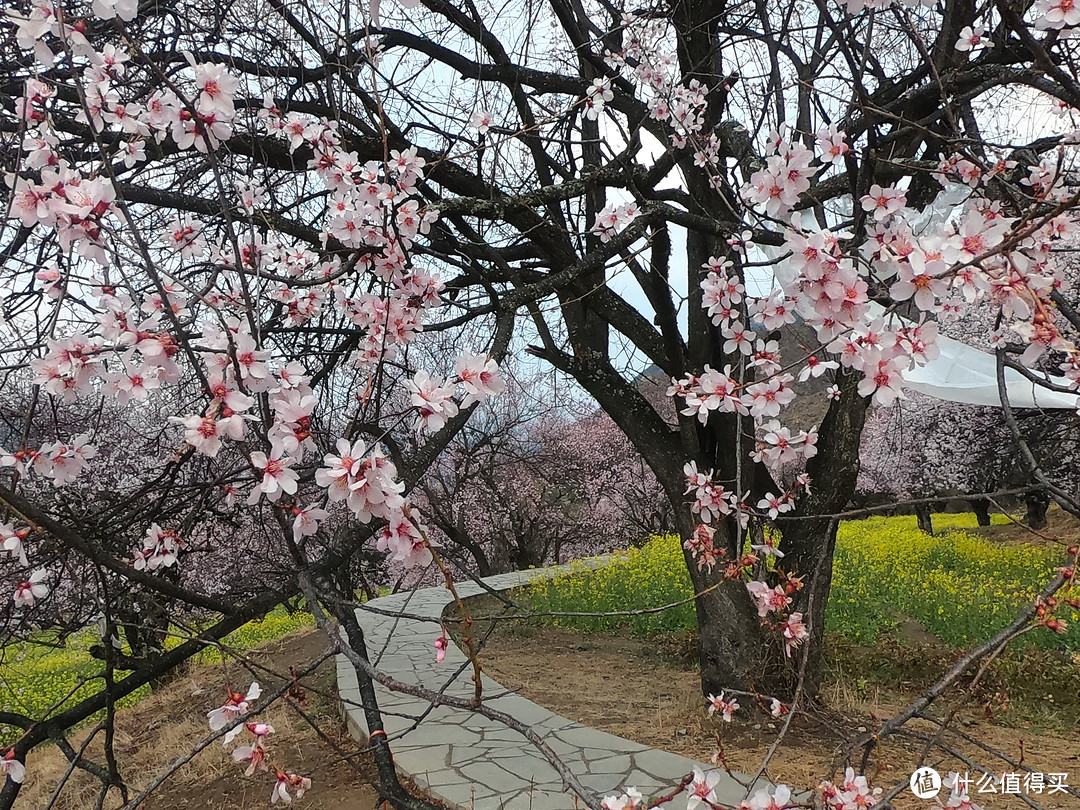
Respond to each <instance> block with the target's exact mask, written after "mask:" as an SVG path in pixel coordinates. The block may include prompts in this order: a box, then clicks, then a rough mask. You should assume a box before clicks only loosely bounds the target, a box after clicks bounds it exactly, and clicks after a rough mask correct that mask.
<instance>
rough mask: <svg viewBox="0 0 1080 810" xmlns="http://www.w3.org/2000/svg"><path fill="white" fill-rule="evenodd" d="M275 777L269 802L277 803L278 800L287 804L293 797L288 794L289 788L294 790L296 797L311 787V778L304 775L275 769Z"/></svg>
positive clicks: (299, 796)
mask: <svg viewBox="0 0 1080 810" xmlns="http://www.w3.org/2000/svg"><path fill="white" fill-rule="evenodd" d="M275 777H276V782H275V783H274V792H273V793H272V794H271V795H270V804H277V803H278V802H285V803H286V804H288V803H289V802H291V801H292V800H293V797H292V796H291V795H289V789H290V788H291V789H292V790H295V791H296V798H298V799H299V798H301V797H302V796H303V795H304V792H305V791H307V790H309V789H310V788H311V779H309V778H308V777H306V776H299V775H297V774H295V773H286V772H284V771H277V772H276V773H275Z"/></svg>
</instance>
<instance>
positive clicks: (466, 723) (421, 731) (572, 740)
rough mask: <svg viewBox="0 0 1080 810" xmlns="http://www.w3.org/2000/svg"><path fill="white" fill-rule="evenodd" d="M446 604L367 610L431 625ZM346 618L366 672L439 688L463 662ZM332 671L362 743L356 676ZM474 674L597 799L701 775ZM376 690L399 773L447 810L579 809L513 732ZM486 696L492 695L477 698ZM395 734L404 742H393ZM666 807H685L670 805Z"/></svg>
mask: <svg viewBox="0 0 1080 810" xmlns="http://www.w3.org/2000/svg"><path fill="white" fill-rule="evenodd" d="M555 570H558V569H542V570H534V571H522V572H516V573H512V574H504V575H500V576H495V577H488V578H487V579H485V580H484V582H485V583H486V584H487V585H488V587H490V588H492V589H493V590H505V589H507V588H513V587H517V586H519V585H524V584H527V583H528V582H529V581H530V580H535V579H537V578H539V577H544V576H551V575H552V573H553V571H555ZM457 587H458V592H459V594H460V595H461V597H462V598H467V597H469V596H475V595H477V594H479V593H483V589H482V588H481V587H480V586H479V585H477V584H476V583H473V582H466V583H461V584H459V585H458V586H457ZM451 601H453V599H452V597H451V595H450V592H449V591H448V590H446V588H445V587H442V586H439V587H435V588H424V589H421V590H418V591H412V592H407V593H400V594H394V595H391V596H385V597H381V598H379V599H375V600H372V601H371V602H369V603H368V604H369V605H370V606H372V607H376V608H379V609H381V610H384V611H404V612H408V613H411V614H415V615H419V616H424V617H429V618H433V619H438V618H439V617H440V616H441V615H442V611H443V608H444V607H445V606H446V605H447V603H449V602H451ZM356 613H357V617H358V619H359V621H360V624H361V626H362V627H363V628H364V632H365V634H366V637H367V644H368V652H369V654H370V655H371V657H372V660H373V663H374V665H375V667H376V669H379V670H381V671H383V672H386V673H387V674H389V675H391V676H393V677H394V678H396V679H397V680H400V681H403V682H405V683H412V684H420V685H422V686H425V687H427V688H429V689H435V690H437V689H441V688H442V687H443V686H444V685H445V684H446V682H447V680H448V679H449V678H451V677H452V676H453V675H454V673H455V672H457V671H458V669H461V668H462V665H463V664H465V663H467V661H468V659H467V657H466V656H465V654H464V653H463V652H461V650H459V649H458V648H457V647H456V646H455V645H454V644H450V645H449V649H448V650H447V652H446V658H445V660H444V661H443V662H442V663H441V664H439V663H436V661H435V649H434V647H433V646H432V645H433V642H434V641H435V639H436V638H437V637H438V635H439V630H438V625H437V624H432V623H430V622H423V621H420V620H418V619H405V618H395V617H390V616H381V615H378V614H375V613H371V612H369V611H365V610H358V611H357V612H356ZM337 667H338V690H339V693H340V695H341V697H342V699H343V700H345V701H352V703H353V704H354V705H349V704H348V703H346V704H345V706H346V720H347V723H348V726H349V730H350V733H352V734H353V735H354V736H355V737H357V738H358V739H360V740H362V741H366V739H367V733H366V732H367V726H366V723H365V721H364V715H363V711H362V710H361V709H360V708H359V702H360V693H359V690H358V688H357V682H356V673H355V672H354V671H353V668H352V666H351V665H350V664H349V663H348V661H347V660H346V659H345V657H344V656H343V655H339V656H338V658H337ZM471 673H472V669H471V666H470V667H465V668H464V669H463V671H462V674H461V675H459V676H458V677H457V679H456V680H455V681H454V682H453V683H452V684H451V685H450V686H449V687H448V688H447V690H446V691H447V693H448V694H454V695H460V696H463V697H471V696H472V690H473V685H472V682H471V681H470V675H471ZM482 677H483V690H484V695H485V703H486V704H487V705H488V706H490V707H491V708H494V709H499V710H501V711H504V712H506V713H507V714H510V715H513V716H514V717H516V718H518V719H519V720H521V721H523V722H526V723H528V724H529V725H530V726H531V727H532V728H533V730H534V731H536V732H538V733H539V734H540V735H541V736H542V737H543V739H544V742H546V743H547V744H548V745H550V746H551V748H552V749H553V750H554V751H555V752H556V753H557V754H558V755H559V756H560V757H561V758H562V760H563V761H564V762H565V763H566V764H567V765H568V767H569V768H570V770H571V771H572V772H573V773H574V775H575V776H577V777H578V778H579V779H580V780H581V782H582V783H583V784H584V785H585V786H586V787H588V788H590V789H592V790H594V791H596V792H597V793H599V794H600V795H604V794H605V793H612V792H615V791H616V788H619V787H623V786H628V785H629V786H634V787H637V789H638V790H640V791H641V792H642V793H643V794H645V795H646V796H648V795H650V794H653V795H656V794H660V793H662V792H667V791H669V790H670V789H671V787H672V786H673V784H677V783H678V781H679V780H680V779H681V778H682V777H683V776H684V775H686V774H688V773H689V772H690V771H691V769H692V768H693V767H694V766H695V765H697V766H699V767H702V768H705V769H708V768H709V766H708V765H703V764H702V763H699V762H695V761H694V760H691V759H687V758H686V757H681V756H678V755H676V754H672V753H669V752H667V751H658V750H656V749H653V748H649V747H647V746H644V745H641V744H639V743H636V742H631V741H630V740H625V739H623V738H621V737H616V736H614V735H613V734H608V733H606V732H603V731H598V730H596V729H592V728H587V727H585V726H582V725H581V724H579V723H575V722H573V721H571V720H568V719H566V718H565V717H560V716H559V715H557V714H553V713H552V712H550V711H548V710H547V709H545V708H543V707H542V706H538V705H537V704H535V703H533V702H532V701H529V700H526V699H525V698H523V697H521V696H520V695H516V694H507V693H506V690H504V689H503V688H502V687H501V686H500V685H499V684H498V683H496V682H495V681H493V680H492V679H491V678H488V677H487V676H486V675H484V676H482ZM376 690H377V692H378V696H379V705H380V707H381V708H382V711H383V712H384V716H383V722H384V724H385V727H386V731H387V733H388V734H389V735H390V740H391V745H392V749H393V751H394V758H395V760H396V762H397V765H398V768H399V770H401V771H402V772H404V773H405V774H407V775H408V776H409V777H410V778H411V779H412V780H413V781H414V782H416V783H417V784H418V785H420V786H421V787H425V788H427V789H429V790H430V791H431V793H432V794H434V795H435V796H436V797H437V798H440V799H442V800H443V801H445V802H446V803H447V804H449V805H451V806H453V807H457V808H467V809H468V810H503V809H504V808H505V810H572V809H573V808H579V807H582V806H583V805H582V804H581V802H580V801H579V800H577V799H576V797H574V796H573V795H571V794H568V793H565V792H564V791H563V786H562V782H561V779H560V777H559V775H558V773H557V772H556V771H555V769H554V768H553V767H552V766H551V765H550V763H548V761H547V760H546V759H544V756H543V754H541V753H540V752H539V751H538V750H537V749H536V748H535V747H534V746H532V745H531V744H530V743H529V742H528V741H527V740H526V739H525V738H524V737H522V735H520V734H518V733H517V732H516V731H512V730H510V729H508V728H507V727H506V726H504V725H502V724H501V723H498V722H496V721H494V720H489V719H488V718H486V717H483V716H481V715H478V714H475V713H472V712H468V711H463V710H460V709H452V708H448V707H445V706H439V707H436V708H434V709H432V707H431V704H430V703H429V702H427V701H424V700H421V699H419V698H415V697H412V696H410V695H402V694H397V693H393V692H390V691H389V690H388V689H385V688H384V687H382V686H379V685H376ZM488 695H498V697H495V698H494V699H491V700H487V699H486V697H487V696H488ZM425 712H427V713H428V714H427V716H426V717H425V718H424V721H423V723H422V724H420V725H419V726H417V727H416V728H415V729H413V730H409V729H410V727H411V726H413V724H414V722H415V718H416V717H418V716H420V715H422V714H424V713H425ZM402 732H405V733H404V736H402V737H400V738H398V739H395V737H398V735H400V734H402ZM743 781H746V780H745V779H744V780H743ZM762 784H763V785H764V783H762ZM716 793H717V797H718V798H719V799H720V800H721V801H723V802H725V803H730V804H737V803H738V802H739V801H741V800H742V798H743V796H744V795H745V790H744V788H742V787H741V786H740V785H739V784H738V783H737V782H736V781H735V780H734V779H732V778H731V777H729V776H727V775H726V774H721V782H720V784H719V785H718V787H717V790H716ZM671 806H672V807H675V808H678V807H680V806H685V805H683V803H682V801H681V800H676V802H675V803H674V804H672V805H671Z"/></svg>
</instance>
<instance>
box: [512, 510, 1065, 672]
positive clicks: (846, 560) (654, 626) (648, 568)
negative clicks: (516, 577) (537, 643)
mask: <svg viewBox="0 0 1080 810" xmlns="http://www.w3.org/2000/svg"><path fill="white" fill-rule="evenodd" d="M995 522H1006V519H1005V518H1004V516H1001V515H996V516H995ZM934 525H935V529H936V530H937V531H939V532H941V533H939V534H938V535H937V536H935V537H931V536H929V535H927V534H924V533H923V532H921V531H919V530H918V528H917V526H916V523H915V517H914V516H900V517H874V518H868V519H866V520H860V521H848V522H845V523H843V524H841V526H840V530H839V533H838V536H837V548H836V557H835V562H834V579H833V589H832V593H831V595H830V600H829V608H828V612H827V615H826V625H827V629H828V630H829V631H832V632H836V633H839V634H840V635H842V636H844V637H845V638H847V639H849V640H851V641H854V642H857V643H859V644H872V643H874V642H875V640H877V638H878V637H879V636H880V635H881V634H882V633H883V631H887V630H888V629H890V628H891V627H893V626H895V624H896V623H897V620H898V617H900V616H910V617H911V618H913V619H915V620H916V621H918V622H919V623H920V624H922V625H923V627H925V628H926V630H927V631H928V632H930V633H932V634H933V635H935V636H937V637H938V638H940V639H941V640H942V641H943V642H944V643H945V644H947V645H951V646H957V647H966V646H971V645H973V644H976V643H978V642H980V641H983V640H985V639H987V638H989V637H991V636H992V635H994V633H996V632H997V631H998V630H1000V629H1001V628H1003V627H1004V626H1006V625H1007V624H1008V622H1009V621H1011V620H1012V618H1013V617H1014V616H1015V614H1016V611H1017V609H1018V608H1019V607H1020V606H1021V605H1023V604H1027V603H1029V602H1030V600H1031V599H1032V598H1033V597H1034V595H1035V594H1036V593H1037V592H1038V591H1039V590H1040V589H1041V588H1042V587H1043V585H1044V584H1045V583H1046V582H1047V581H1049V580H1050V579H1051V578H1052V577H1053V571H1054V568H1055V567H1056V566H1057V565H1058V564H1059V563H1060V559H1059V558H1058V556H1057V554H1056V553H1055V552H1054V551H1052V550H1050V549H1047V548H1043V547H1036V546H1031V545H1027V544H1023V543H1000V542H994V541H991V540H988V539H986V538H983V537H980V536H978V535H976V534H972V533H971V532H968V531H964V529H970V528H973V527H974V526H975V516H974V515H973V514H948V515H935V516H934ZM691 595H692V589H691V586H690V579H689V576H688V575H687V572H686V568H685V565H684V563H683V559H682V551H681V549H680V548H679V543H678V540H677V538H675V537H673V536H667V537H657V538H653V539H652V540H650V541H649V542H648V543H646V544H645V545H644V546H643V547H642V548H638V549H630V550H629V551H627V552H625V553H624V554H622V555H620V556H619V557H618V558H616V559H615V560H613V561H612V562H611V563H610V564H608V565H606V566H604V567H603V568H600V569H598V570H595V571H593V570H589V569H587V568H585V567H584V566H582V567H581V568H580V569H579V570H576V571H573V572H571V573H569V574H567V575H564V576H561V577H558V578H556V579H553V580H549V581H546V582H542V583H538V584H536V585H534V586H533V587H531V588H530V590H529V595H528V600H529V605H530V607H531V608H532V609H533V610H537V611H553V612H575V611H582V612H598V613H602V612H610V611H618V610H635V609H640V608H647V607H655V606H658V605H665V604H670V603H673V602H677V601H679V600H685V599H688V598H689V597H690V596H691ZM1059 616H1060V617H1061V618H1063V619H1065V620H1066V621H1067V622H1068V623H1069V630H1068V633H1067V634H1065V635H1058V634H1055V633H1052V632H1051V631H1049V630H1046V629H1041V628H1040V629H1037V630H1034V631H1032V632H1031V633H1030V634H1028V636H1026V637H1025V639H1024V640H1023V644H1025V645H1034V646H1035V647H1039V648H1043V649H1058V650H1060V649H1065V650H1068V651H1080V616H1078V615H1077V613H1076V611H1074V610H1069V609H1065V610H1064V611H1063V612H1062V613H1060V614H1059ZM550 623H551V624H553V625H555V626H559V627H568V628H573V629H578V630H584V631H607V630H613V629H617V628H622V627H627V628H628V629H629V630H630V632H631V633H633V634H634V635H637V636H640V637H644V638H649V637H652V636H655V635H657V634H659V633H665V632H673V631H674V632H678V631H685V630H692V629H694V628H695V627H696V619H695V614H694V607H693V604H692V603H690V602H687V603H686V604H682V605H680V606H678V607H675V608H672V609H671V610H668V611H664V612H662V613H658V614H650V615H646V616H635V617H630V618H629V619H627V618H625V617H602V616H600V617H573V618H557V619H553V620H550Z"/></svg>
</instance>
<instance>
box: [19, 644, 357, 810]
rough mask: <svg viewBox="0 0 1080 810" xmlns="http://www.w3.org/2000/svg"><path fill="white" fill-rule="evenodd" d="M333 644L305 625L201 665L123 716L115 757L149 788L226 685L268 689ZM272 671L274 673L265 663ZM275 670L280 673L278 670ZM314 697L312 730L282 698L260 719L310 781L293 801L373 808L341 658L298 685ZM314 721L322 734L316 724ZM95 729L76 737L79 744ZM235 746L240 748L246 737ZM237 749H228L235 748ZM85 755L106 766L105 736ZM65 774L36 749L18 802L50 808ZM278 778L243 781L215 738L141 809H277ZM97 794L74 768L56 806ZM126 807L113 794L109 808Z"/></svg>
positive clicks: (195, 733)
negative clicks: (243, 658)
mask: <svg viewBox="0 0 1080 810" xmlns="http://www.w3.org/2000/svg"><path fill="white" fill-rule="evenodd" d="M326 648H327V641H326V637H325V636H324V635H323V634H322V633H321V632H319V631H317V630H314V629H305V630H301V631H298V632H296V633H292V634H290V635H288V636H285V637H284V638H282V639H280V640H278V641H274V642H270V643H268V644H265V645H263V646H261V647H259V648H258V649H257V650H255V651H253V652H252V653H250V654H249V655H248V656H247V659H248V666H247V667H245V666H242V665H240V664H238V663H236V662H229V663H227V664H217V665H207V666H200V667H196V668H193V669H192V670H191V671H190V672H189V674H187V675H186V676H184V677H182V678H180V679H178V680H176V681H174V682H172V683H170V684H169V685H168V686H166V687H165V688H163V689H162V690H160V691H158V692H155V693H154V694H152V695H151V696H150V697H148V698H147V699H146V700H143V701H141V702H140V703H139V704H137V705H136V706H134V707H132V708H130V709H125V710H123V711H121V712H119V713H118V716H117V724H116V745H115V747H116V754H117V760H118V762H119V766H120V771H121V775H122V776H123V777H124V779H125V781H126V782H127V784H128V785H129V787H130V788H131V791H132V795H136V794H138V792H139V791H140V790H141V789H142V788H143V787H145V786H146V785H147V784H149V783H150V782H151V781H152V780H153V779H154V778H156V777H157V776H158V774H159V773H161V772H162V771H163V770H164V769H165V768H166V767H167V766H168V765H169V763H170V762H172V761H173V760H174V759H175V758H176V757H179V756H181V755H183V754H184V753H186V752H188V751H190V750H191V749H192V748H193V747H194V745H195V744H196V743H197V742H199V740H201V739H203V738H205V737H206V736H207V735H208V734H209V731H210V730H209V727H208V725H207V722H206V712H207V711H209V710H210V709H213V708H216V707H217V706H220V705H221V704H222V703H223V702H224V699H225V697H226V692H225V689H226V686H227V685H230V686H232V687H233V688H234V689H236V688H239V689H246V688H247V686H248V684H249V683H251V681H252V680H258V681H259V682H260V683H261V684H262V685H263V689H264V692H267V691H269V690H270V689H273V688H275V687H276V686H277V685H279V684H281V683H283V678H282V676H284V678H288V677H289V676H288V673H289V667H290V666H294V667H296V668H297V669H298V670H301V671H302V670H303V669H305V668H306V666H307V665H308V664H309V663H310V662H312V661H314V660H316V659H317V658H318V657H319V656H320V655H321V654H322V652H323V651H324V650H325V649H326ZM261 667H265V668H266V669H265V670H264V669H262V668H261ZM266 670H271V671H273V672H274V673H280V675H271V674H270V673H269V672H267V671H266ZM300 684H301V686H302V687H303V688H304V690H305V693H306V697H305V700H304V703H303V706H302V707H301V709H302V711H303V712H304V713H305V714H306V715H307V716H308V717H309V718H310V719H311V720H312V721H313V723H314V726H313V725H312V724H311V723H309V722H308V721H306V720H305V719H303V717H301V716H300V714H299V713H298V712H297V711H295V710H294V709H293V708H291V707H289V706H287V705H285V704H283V703H282V702H278V703H275V704H273V705H272V706H271V707H270V708H269V709H268V711H267V712H266V714H265V716H263V717H262V718H260V719H262V720H265V721H266V722H269V723H270V724H271V725H272V726H273V727H274V729H275V734H273V735H272V736H271V738H270V742H269V749H270V753H271V758H272V761H273V762H274V763H275V764H279V763H280V765H281V766H282V767H284V768H287V769H288V770H291V771H294V772H296V773H299V774H303V775H305V776H308V777H310V778H311V780H312V787H311V789H310V790H309V791H308V792H307V793H306V794H305V795H304V796H303V797H302V798H300V799H296V800H294V801H293V803H292V805H291V806H292V807H295V808H297V810H375V808H376V805H377V793H376V792H375V790H374V789H373V788H372V787H371V780H370V778H369V776H368V775H369V774H373V773H374V767H373V764H372V762H371V761H370V757H369V756H368V755H367V754H365V753H364V752H362V751H361V749H360V746H359V745H358V744H357V743H356V742H355V741H354V740H353V739H352V738H351V737H349V736H348V734H347V733H346V732H345V728H344V725H343V723H342V722H341V720H340V717H339V716H338V714H337V710H336V707H335V704H334V696H335V694H336V692H335V673H334V666H333V658H330V659H328V660H327V661H326V662H324V663H323V664H322V665H321V666H320V667H319V668H318V669H317V670H315V671H314V672H313V673H311V674H310V675H309V676H307V677H305V678H303V679H302V680H301V681H300ZM316 727H317V729H318V730H316ZM87 734H88V731H85V730H84V731H81V732H78V733H76V734H74V735H72V738H71V742H72V744H73V745H74V746H75V748H76V749H78V748H79V747H80V745H81V743H82V741H83V740H84V739H85V738H86V736H87ZM236 744H237V745H239V744H240V742H239V741H238V742H237V743H236ZM231 747H232V746H230V748H231ZM86 756H87V757H88V758H89V759H92V760H93V761H95V762H99V763H100V762H103V761H104V756H103V751H102V747H101V735H99V736H98V737H96V738H95V740H94V741H93V742H91V744H90V746H89V748H88V750H87V752H86ZM66 771H67V761H66V760H65V759H64V758H63V756H62V755H61V754H60V752H59V751H58V750H57V749H56V748H55V747H52V746H49V747H47V748H42V749H39V750H38V751H36V752H33V753H31V755H30V757H29V761H28V762H27V766H26V784H25V786H24V787H23V790H22V791H21V792H20V794H19V798H18V799H17V800H16V802H15V807H16V808H25V810H31V808H44V807H45V806H46V805H47V804H48V801H49V797H50V795H51V794H52V792H53V791H54V789H55V788H56V786H57V784H58V783H59V782H60V780H61V779H62V777H63V776H64V773H65V772H66ZM273 786H274V777H273V775H272V774H268V773H265V772H262V771H257V772H256V773H255V775H253V776H250V777H245V776H244V775H243V768H241V767H240V766H239V765H237V764H236V763H234V762H233V760H232V758H231V756H230V753H229V749H224V748H223V747H222V745H221V743H219V742H215V743H212V744H211V745H209V746H208V747H207V748H206V749H204V750H203V751H202V752H200V753H199V754H198V755H197V756H196V757H195V758H194V759H192V760H191V761H190V762H189V763H187V764H186V765H184V766H183V767H182V768H180V770H178V771H177V772H176V773H175V774H174V775H173V776H172V777H171V778H170V779H169V780H168V781H166V782H165V783H164V784H163V785H162V786H161V787H160V788H159V789H158V790H156V791H155V792H154V793H152V794H151V795H150V797H149V798H148V799H147V801H146V802H145V803H144V804H142V805H141V807H142V808H146V810H188V809H189V808H190V809H192V810H194V808H199V809H200V810H203V809H204V808H205V809H206V810H254V808H260V810H261V809H262V808H266V807H269V806H270V794H271V791H272V789H273ZM97 798H98V782H97V780H96V779H95V778H94V777H92V776H90V775H88V774H86V773H84V772H83V771H76V772H75V773H74V774H73V775H72V776H71V778H70V779H69V780H68V782H67V784H66V785H65V788H64V790H63V792H62V793H61V794H60V797H59V799H58V800H57V801H56V803H55V804H54V805H53V807H55V808H57V810H90V808H93V807H95V805H96V801H97ZM120 804H121V802H120V797H119V794H118V793H117V792H116V791H113V792H112V793H111V795H110V797H109V799H108V800H107V802H106V804H105V807H106V808H115V807H118V806H119V805H120Z"/></svg>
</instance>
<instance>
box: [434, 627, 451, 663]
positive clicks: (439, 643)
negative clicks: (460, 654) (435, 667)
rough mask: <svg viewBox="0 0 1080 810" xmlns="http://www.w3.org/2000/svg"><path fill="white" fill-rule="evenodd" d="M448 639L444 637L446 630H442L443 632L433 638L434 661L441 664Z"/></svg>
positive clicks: (444, 656)
mask: <svg viewBox="0 0 1080 810" xmlns="http://www.w3.org/2000/svg"><path fill="white" fill-rule="evenodd" d="M448 643H449V640H448V639H447V638H446V631H445V630H443V634H442V635H441V636H439V637H438V638H437V639H435V662H436V663H438V664H441V663H442V662H443V659H444V658H446V645H447V644H448Z"/></svg>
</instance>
